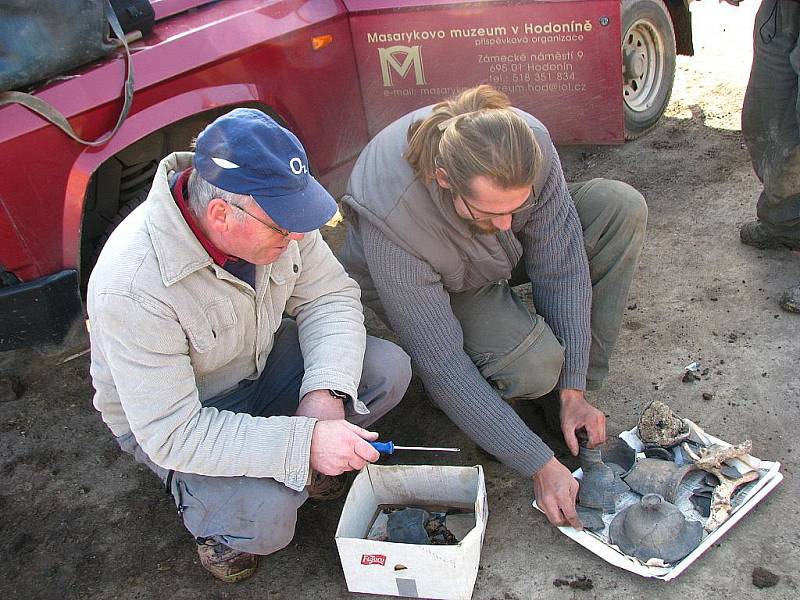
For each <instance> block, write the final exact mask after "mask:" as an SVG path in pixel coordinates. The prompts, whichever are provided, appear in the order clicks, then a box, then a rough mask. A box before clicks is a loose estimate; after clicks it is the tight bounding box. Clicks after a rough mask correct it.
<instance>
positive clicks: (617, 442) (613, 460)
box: [595, 437, 636, 477]
mask: <svg viewBox="0 0 800 600" xmlns="http://www.w3.org/2000/svg"><path fill="white" fill-rule="evenodd" d="M595 450H598V451H599V452H600V460H601V461H603V462H604V463H605V464H607V465H608V466H609V467H611V469H612V470H613V471H614V472H615V473H617V474H618V475H620V476H621V477H623V476H625V475H627V474H628V473H630V470H631V469H632V468H633V465H634V463H635V462H636V450H634V449H633V448H631V447H630V446H629V445H628V443H627V442H626V441H625V440H623V439H622V438H618V437H613V438H609V439H608V441H607V442H606V443H605V444H602V445H600V446H597V448H595Z"/></svg>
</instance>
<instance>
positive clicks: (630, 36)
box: [622, 19, 665, 112]
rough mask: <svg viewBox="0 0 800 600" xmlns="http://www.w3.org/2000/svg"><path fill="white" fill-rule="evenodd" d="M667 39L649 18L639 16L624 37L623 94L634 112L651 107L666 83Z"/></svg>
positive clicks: (627, 104) (626, 102)
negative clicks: (665, 54) (665, 52)
mask: <svg viewBox="0 0 800 600" xmlns="http://www.w3.org/2000/svg"><path fill="white" fill-rule="evenodd" d="M664 70H665V65H664V39H663V38H662V36H661V34H660V33H659V32H658V30H657V29H656V28H655V27H654V26H653V24H652V23H651V22H650V21H647V20H645V19H639V20H638V21H635V22H634V23H633V24H632V25H631V26H630V27H629V28H628V31H627V33H626V34H625V37H624V38H623V40H622V78H623V81H622V95H623V97H624V99H625V104H626V106H627V107H628V108H630V109H631V110H633V111H635V112H644V111H646V110H648V109H650V108H651V107H652V106H653V104H654V102H655V99H656V97H657V96H658V94H659V92H660V91H661V87H662V86H663V85H664V83H663V80H664Z"/></svg>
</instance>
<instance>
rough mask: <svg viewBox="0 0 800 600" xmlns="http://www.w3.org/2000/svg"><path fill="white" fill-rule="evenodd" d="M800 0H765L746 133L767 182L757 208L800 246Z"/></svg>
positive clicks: (782, 236)
mask: <svg viewBox="0 0 800 600" xmlns="http://www.w3.org/2000/svg"><path fill="white" fill-rule="evenodd" d="M799 35H800V4H799V3H798V2H797V1H796V0H763V1H762V2H761V6H760V8H759V9H758V13H757V14H756V20H755V26H754V28H753V67H752V70H751V71H750V81H749V82H748V84H747V91H746V93H745V97H744V106H743V108H742V134H743V135H744V139H745V141H746V142H747V148H748V150H749V151H750V158H751V159H752V161H753V168H754V169H755V172H756V175H757V176H758V178H759V179H760V180H761V182H762V183H763V184H764V189H763V191H762V192H761V195H760V196H759V198H758V203H757V205H756V213H757V214H758V218H759V219H760V220H761V221H762V223H763V225H764V227H765V229H766V230H767V231H768V232H769V233H771V234H772V235H774V236H775V237H776V238H778V239H779V240H781V241H783V242H784V243H787V244H788V245H790V246H800V97H798V75H800V46H798V36H799Z"/></svg>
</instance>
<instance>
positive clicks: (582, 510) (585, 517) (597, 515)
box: [575, 504, 606, 531]
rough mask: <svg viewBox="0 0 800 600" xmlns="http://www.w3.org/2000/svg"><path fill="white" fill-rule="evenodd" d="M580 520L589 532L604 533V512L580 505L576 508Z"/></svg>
mask: <svg viewBox="0 0 800 600" xmlns="http://www.w3.org/2000/svg"><path fill="white" fill-rule="evenodd" d="M575 510H576V512H577V513H578V518H579V519H580V520H581V523H583V528H584V529H588V530H589V531H603V529H605V527H606V524H605V523H604V522H603V511H602V510H599V509H597V508H588V507H586V506H581V505H580V504H578V505H577V506H576V507H575Z"/></svg>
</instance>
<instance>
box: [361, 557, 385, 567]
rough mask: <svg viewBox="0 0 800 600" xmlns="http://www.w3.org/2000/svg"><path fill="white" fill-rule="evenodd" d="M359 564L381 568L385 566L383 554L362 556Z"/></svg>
mask: <svg viewBox="0 0 800 600" xmlns="http://www.w3.org/2000/svg"><path fill="white" fill-rule="evenodd" d="M361 564H362V565H380V566H383V565H385V564H386V557H385V556H384V555H383V554H362V555H361Z"/></svg>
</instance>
